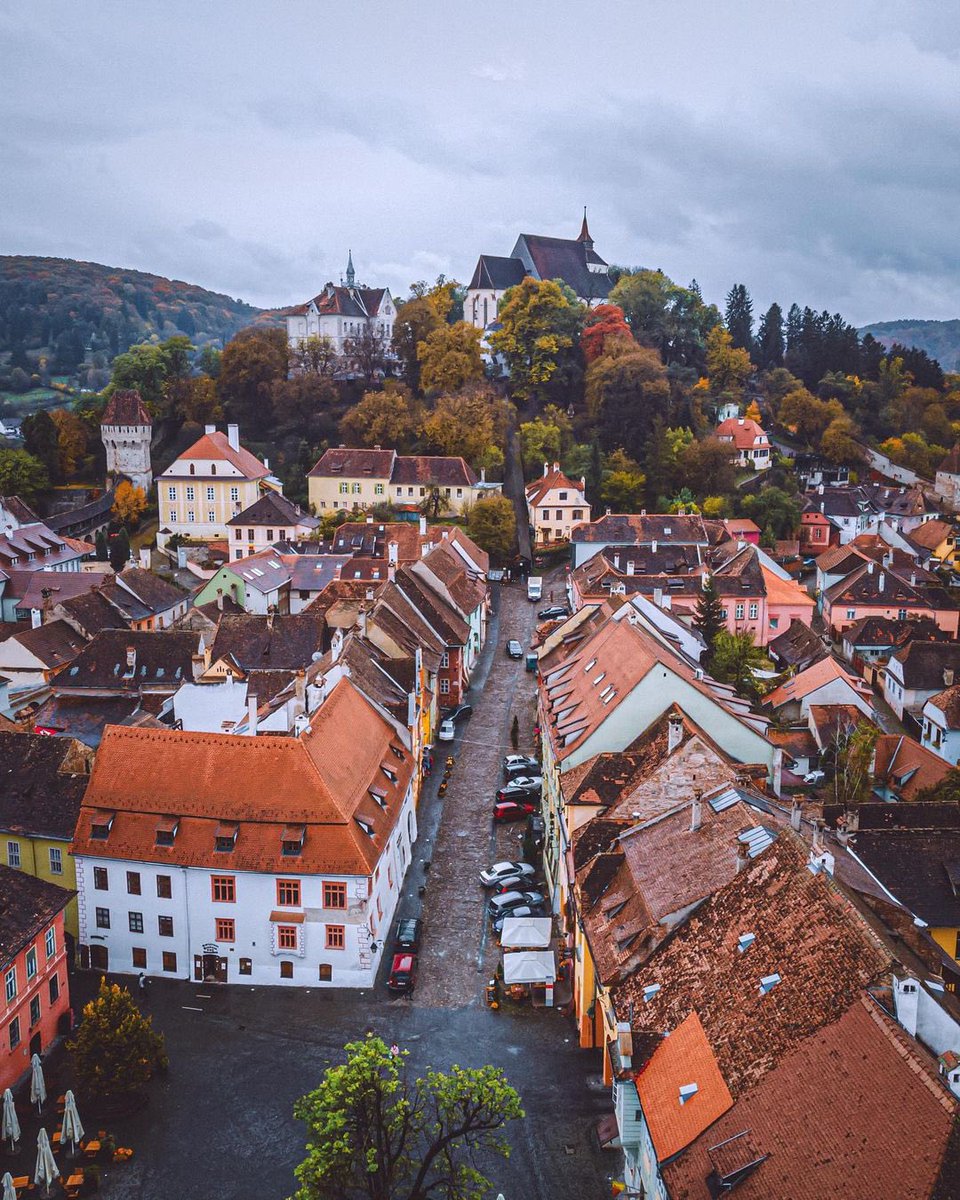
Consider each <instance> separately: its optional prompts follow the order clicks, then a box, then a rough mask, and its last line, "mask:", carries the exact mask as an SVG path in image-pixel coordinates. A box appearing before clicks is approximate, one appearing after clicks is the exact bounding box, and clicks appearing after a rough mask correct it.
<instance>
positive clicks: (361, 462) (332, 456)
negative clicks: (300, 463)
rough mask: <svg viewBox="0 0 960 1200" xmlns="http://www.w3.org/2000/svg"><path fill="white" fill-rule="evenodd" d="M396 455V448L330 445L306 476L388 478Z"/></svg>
mask: <svg viewBox="0 0 960 1200" xmlns="http://www.w3.org/2000/svg"><path fill="white" fill-rule="evenodd" d="M396 457H397V452H396V450H354V449H350V448H348V447H346V446H336V447H334V446H331V447H330V449H329V450H325V451H324V452H323V454H322V455H321V456H320V459H319V461H318V462H317V463H316V464H315V465H314V466H313V467H312V468H311V469H310V470H309V471H308V472H307V477H308V478H310V477H313V478H320V477H332V478H340V477H341V476H349V477H351V478H353V477H355V476H360V475H369V476H370V478H371V479H389V478H390V476H391V474H392V472H393V464H394V460H395V459H396Z"/></svg>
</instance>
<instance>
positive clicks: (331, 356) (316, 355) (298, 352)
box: [289, 337, 342, 377]
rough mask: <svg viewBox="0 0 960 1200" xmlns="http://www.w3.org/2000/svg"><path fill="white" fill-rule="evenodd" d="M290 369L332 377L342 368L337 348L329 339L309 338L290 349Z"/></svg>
mask: <svg viewBox="0 0 960 1200" xmlns="http://www.w3.org/2000/svg"><path fill="white" fill-rule="evenodd" d="M289 357H290V367H291V369H292V370H294V371H300V372H302V373H304V374H307V375H321V376H326V377H330V376H333V375H336V373H337V371H339V370H340V369H341V367H342V363H341V361H340V355H339V354H338V353H337V347H336V345H335V344H334V342H333V341H332V340H331V339H330V338H328V337H308V338H304V340H303V341H301V342H297V344H296V345H295V346H293V347H291V348H290V350H289Z"/></svg>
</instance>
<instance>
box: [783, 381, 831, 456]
mask: <svg viewBox="0 0 960 1200" xmlns="http://www.w3.org/2000/svg"><path fill="white" fill-rule="evenodd" d="M843 415H844V412H843V407H842V405H841V404H840V403H839V401H837V400H818V399H817V397H816V396H814V395H813V394H812V393H811V392H809V391H807V389H806V388H805V387H799V388H794V389H793V391H790V392H787V394H786V395H785V396H784V397H783V399H782V400H781V401H780V405H779V409H778V412H777V419H778V420H779V422H780V424H781V425H784V426H786V428H787V429H789V430H790V431H791V432H793V433H795V434H796V435H797V437H799V438H801V439H802V440H803V441H804V442H805V443H806V444H807V445H808V446H817V445H819V444H820V439H821V438H822V437H823V435H824V433H825V431H826V429H827V426H828V425H829V424H830V422H831V421H834V420H836V419H837V418H838V417H842V416H843Z"/></svg>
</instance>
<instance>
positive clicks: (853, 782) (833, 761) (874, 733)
mask: <svg viewBox="0 0 960 1200" xmlns="http://www.w3.org/2000/svg"><path fill="white" fill-rule="evenodd" d="M879 735H880V731H879V730H878V729H877V728H876V727H875V726H873V725H868V724H867V723H866V721H861V722H860V723H859V724H858V725H857V726H856V727H855V728H853V729H851V728H849V727H846V728H843V727H838V728H837V731H836V733H835V734H834V736H833V738H832V739H831V741H830V744H829V745H828V747H827V751H826V753H825V755H824V759H825V765H826V766H827V768H828V771H829V773H830V775H831V776H832V777H831V779H830V783H829V785H828V786H829V790H830V794H831V798H832V799H833V801H834V803H835V804H840V805H842V806H843V808H844V809H851V808H856V806H857V805H858V804H863V803H864V802H865V801H867V800H869V799H870V796H871V793H872V791H873V752H874V749H875V747H876V745H877V738H878V737H879Z"/></svg>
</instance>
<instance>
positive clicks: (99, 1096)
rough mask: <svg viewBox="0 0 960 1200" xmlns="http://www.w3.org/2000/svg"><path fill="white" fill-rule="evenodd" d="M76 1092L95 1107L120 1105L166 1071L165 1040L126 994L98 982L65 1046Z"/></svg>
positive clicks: (108, 984) (121, 989)
mask: <svg viewBox="0 0 960 1200" xmlns="http://www.w3.org/2000/svg"><path fill="white" fill-rule="evenodd" d="M67 1049H68V1050H69V1051H70V1055H71V1062H72V1066H73V1070H74V1073H75V1075H76V1077H77V1085H78V1092H79V1093H80V1094H81V1095H85V1096H89V1097H90V1098H91V1100H93V1101H94V1102H96V1103H97V1104H99V1105H101V1106H102V1105H110V1106H113V1105H120V1104H122V1103H124V1102H126V1101H129V1100H130V1098H131V1097H133V1096H135V1095H137V1094H138V1093H139V1092H141V1091H142V1090H143V1088H144V1087H145V1086H146V1084H147V1083H149V1081H150V1079H151V1078H152V1077H153V1075H154V1074H155V1073H156V1072H157V1071H160V1070H164V1069H165V1068H166V1066H167V1055H166V1052H165V1050H164V1045H163V1035H162V1034H158V1033H156V1032H155V1030H154V1028H153V1022H152V1019H151V1018H150V1017H145V1016H144V1015H143V1013H141V1011H140V1010H139V1008H137V1006H136V1004H134V1002H133V997H132V996H131V995H130V993H129V992H128V991H127V989H126V988H124V987H120V985H119V984H116V983H113V984H111V983H108V982H107V981H106V979H101V980H100V990H99V992H98V994H97V996H96V998H95V999H93V1000H91V1001H89V1002H88V1003H87V1004H85V1005H84V1008H83V1017H82V1020H81V1022H80V1026H79V1028H78V1029H77V1034H76V1037H75V1038H74V1040H73V1041H72V1042H69V1043H68V1044H67Z"/></svg>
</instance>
